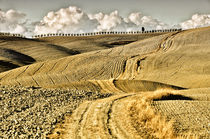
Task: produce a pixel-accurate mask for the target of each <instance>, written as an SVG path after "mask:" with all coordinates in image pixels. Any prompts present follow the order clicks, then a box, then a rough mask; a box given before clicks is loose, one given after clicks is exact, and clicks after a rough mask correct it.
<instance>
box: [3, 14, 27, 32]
mask: <svg viewBox="0 0 210 139" xmlns="http://www.w3.org/2000/svg"><path fill="white" fill-rule="evenodd" d="M25 17H26V15H25V14H24V13H20V12H18V11H15V10H8V11H7V12H3V11H0V31H1V32H10V33H20V34H24V33H25V32H26V31H27V29H26V27H25V22H26V20H25Z"/></svg>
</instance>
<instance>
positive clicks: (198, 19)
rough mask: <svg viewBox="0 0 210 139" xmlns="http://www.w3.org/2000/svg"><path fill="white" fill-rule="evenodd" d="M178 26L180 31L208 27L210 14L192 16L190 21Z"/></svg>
mask: <svg viewBox="0 0 210 139" xmlns="http://www.w3.org/2000/svg"><path fill="white" fill-rule="evenodd" d="M179 25H180V26H181V28H182V29H190V28H198V27H206V26H210V14H194V15H193V16H192V18H191V19H190V20H187V21H185V22H183V23H180V24H179Z"/></svg>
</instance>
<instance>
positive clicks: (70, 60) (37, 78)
mask: <svg viewBox="0 0 210 139" xmlns="http://www.w3.org/2000/svg"><path fill="white" fill-rule="evenodd" d="M209 37H210V28H201V29H194V30H188V31H182V32H171V33H168V34H164V35H160V36H156V37H152V38H148V39H144V40H141V41H136V42H133V43H130V44H127V45H123V46H119V47H116V48H111V49H106V50H98V51H93V52H89V53H84V54H79V55H75V56H70V57H65V58H61V59H58V60H51V61H47V62H41V63H37V64H33V65H30V66H25V67H22V68H18V69H15V70H12V71H8V72H5V73H2V74H0V79H1V84H7V85H8V84H12V85H14V84H15V85H24V86H25V85H26V86H28V85H34V86H42V87H53V86H59V87H62V86H64V87H68V86H73V87H72V88H74V89H80V86H81V85H82V84H80V83H79V82H82V83H84V81H85V82H86V83H88V84H91V85H93V86H97V87H98V88H102V89H101V90H106V89H104V88H107V87H109V86H110V84H112V80H117V81H118V80H119V81H120V80H124V81H123V83H121V84H120V85H122V87H120V85H119V84H118V87H117V88H114V89H117V90H119V88H123V84H125V83H126V82H129V81H130V80H135V81H137V82H138V83H139V81H142V80H143V81H147V82H149V83H152V84H151V88H154V86H155V85H154V84H155V83H163V84H166V85H173V86H178V87H182V88H198V87H199V88H202V87H209V84H210V77H209V73H210V71H209V66H210V63H209V60H210V55H209V51H210V42H209V39H208V38H209ZM110 80H111V83H110ZM101 81H103V83H100V82H101ZM72 83H73V85H72ZM75 83H76V85H75ZM138 83H136V84H137V85H136V88H137V86H138V85H140V84H141V83H140V84H138ZM104 84H105V85H104ZM107 84H108V85H107ZM126 84H127V83H126ZM128 84H129V83H128ZM104 86H105V87H104ZM127 86H129V85H127ZM134 86H135V85H134ZM88 87H89V86H86V89H84V85H83V89H84V90H87V89H88ZM114 87H116V85H114ZM143 87H145V86H144V85H143ZM147 88H149V87H147ZM151 88H149V89H147V90H149V91H152V90H153V89H151ZM124 90H125V89H124ZM128 90H129V89H128ZM133 91H136V90H135V89H134V90H133ZM140 91H142V90H141V89H140ZM125 92H127V91H125ZM131 92H132V91H131Z"/></svg>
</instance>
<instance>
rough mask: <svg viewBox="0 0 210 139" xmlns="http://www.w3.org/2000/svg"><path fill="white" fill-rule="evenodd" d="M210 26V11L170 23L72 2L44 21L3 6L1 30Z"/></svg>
mask: <svg viewBox="0 0 210 139" xmlns="http://www.w3.org/2000/svg"><path fill="white" fill-rule="evenodd" d="M205 26H210V14H195V15H193V16H192V18H191V19H189V20H187V21H184V22H182V23H180V24H177V25H174V26H171V25H167V24H165V23H163V22H161V21H159V20H157V19H155V18H153V17H151V16H147V15H144V14H142V13H140V12H134V13H131V14H129V15H128V16H127V17H122V16H121V15H120V14H119V12H118V11H117V10H116V11H113V12H111V13H102V12H99V13H95V14H89V13H86V12H84V11H83V10H82V9H80V8H78V7H75V6H70V7H68V8H62V9H60V10H58V11H51V12H49V13H48V14H47V15H46V16H44V17H43V19H42V20H41V21H38V22H34V23H30V22H29V21H28V20H26V14H24V13H21V12H18V11H15V10H8V11H6V12H3V11H1V10H0V32H10V33H20V34H23V35H36V34H46V33H85V32H96V31H136V30H141V28H142V27H145V28H146V29H147V30H151V29H158V30H159V29H168V28H173V27H177V28H182V29H190V28H197V27H205Z"/></svg>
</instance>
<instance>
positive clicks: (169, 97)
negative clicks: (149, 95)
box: [153, 94, 193, 101]
mask: <svg viewBox="0 0 210 139" xmlns="http://www.w3.org/2000/svg"><path fill="white" fill-rule="evenodd" d="M163 100H193V98H190V97H187V96H183V95H179V94H168V95H164V96H162V97H161V98H158V99H153V101H163Z"/></svg>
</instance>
